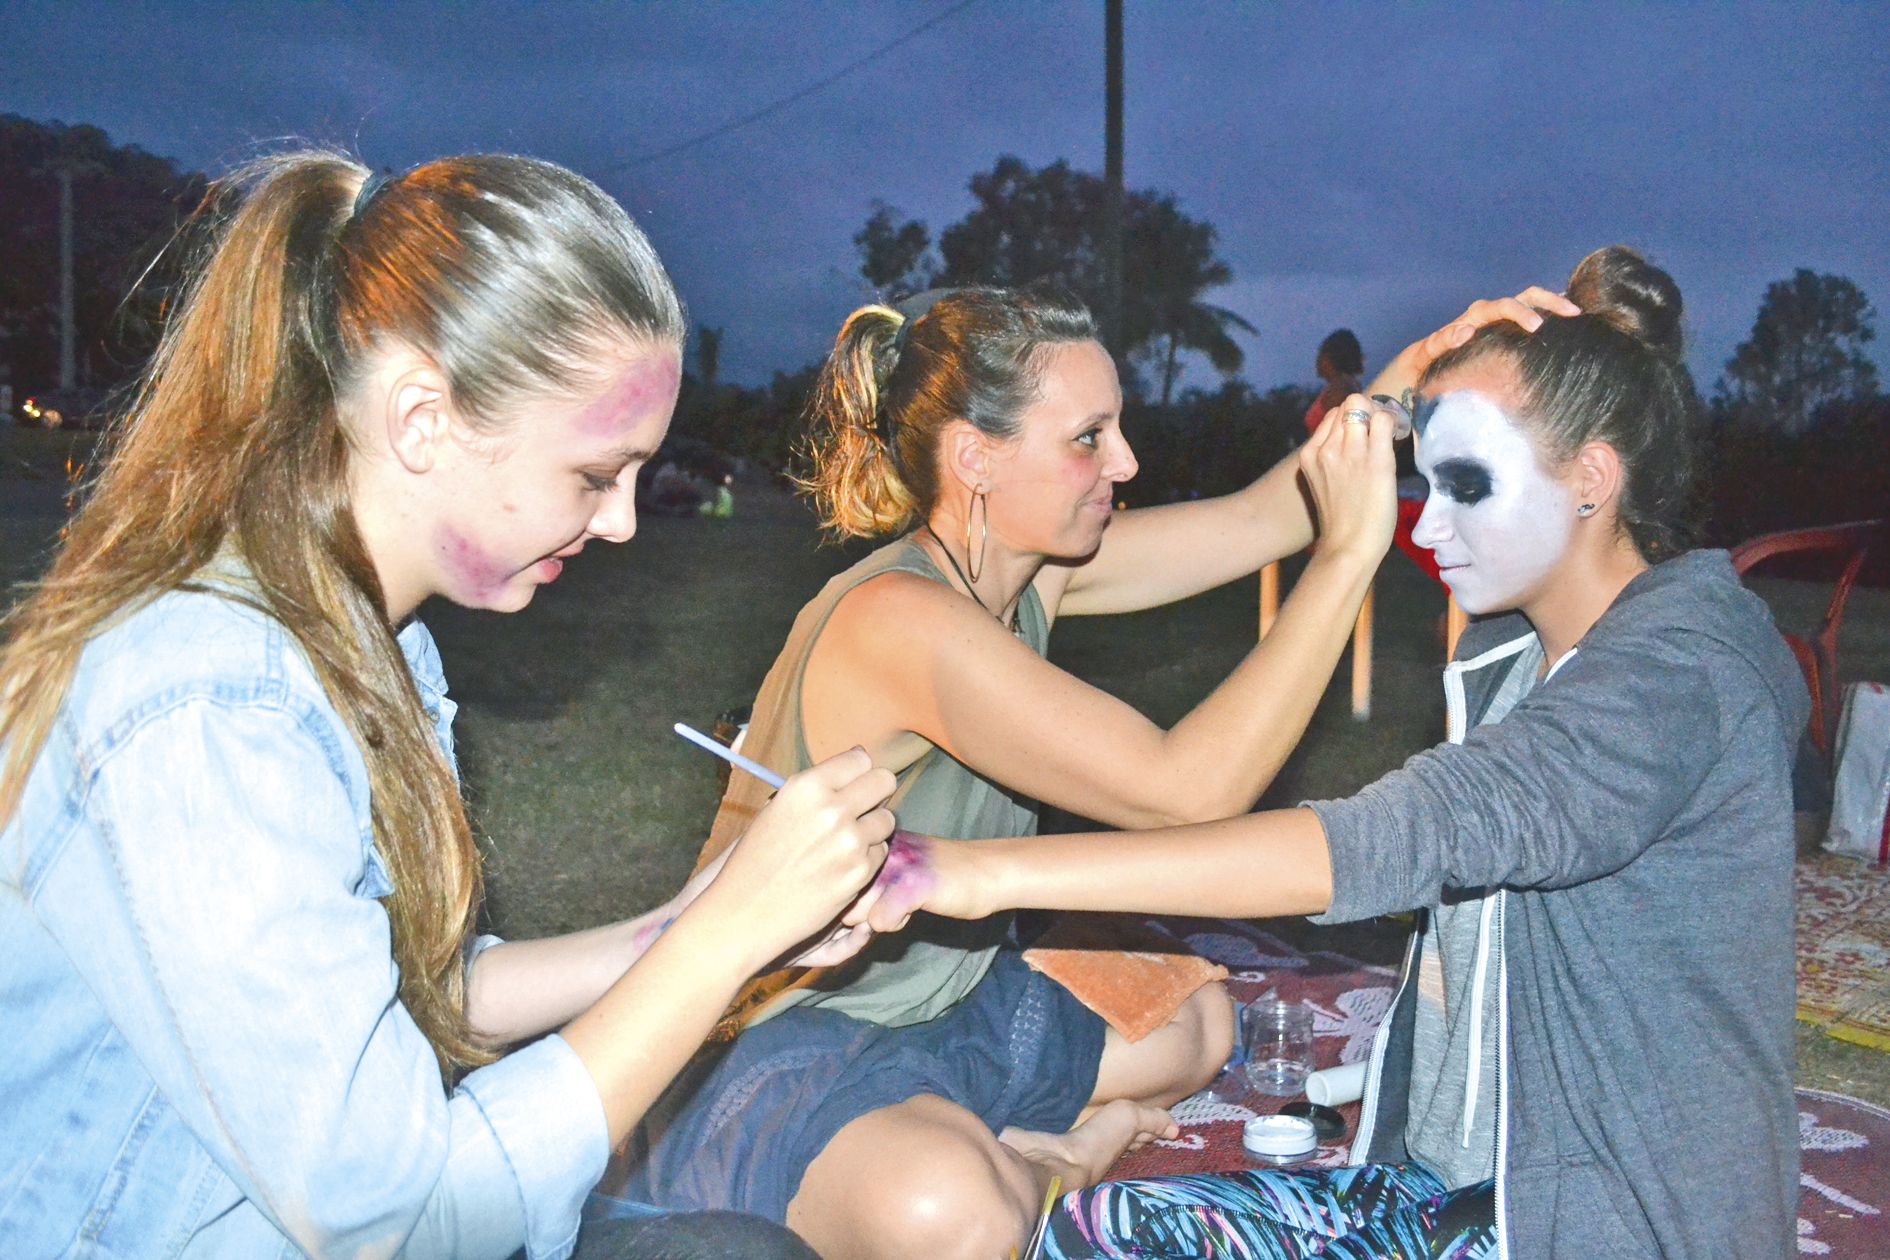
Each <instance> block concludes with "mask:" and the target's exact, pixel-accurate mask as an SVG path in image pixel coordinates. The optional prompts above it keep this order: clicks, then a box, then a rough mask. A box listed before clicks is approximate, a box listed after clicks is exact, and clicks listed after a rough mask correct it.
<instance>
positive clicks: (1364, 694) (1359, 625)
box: [1352, 584, 1377, 722]
mask: <svg viewBox="0 0 1890 1260" xmlns="http://www.w3.org/2000/svg"><path fill="white" fill-rule="evenodd" d="M1376 589H1377V587H1376V585H1375V584H1374V585H1373V586H1368V587H1366V588H1365V602H1364V603H1363V604H1361V605H1359V610H1358V620H1357V621H1356V622H1354V623H1353V624H1352V716H1353V717H1354V718H1357V719H1358V720H1359V721H1361V722H1363V721H1365V720H1367V719H1368V718H1370V717H1371V715H1372V594H1373V592H1374V591H1375V590H1376Z"/></svg>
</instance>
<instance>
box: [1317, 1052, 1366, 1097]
mask: <svg viewBox="0 0 1890 1260" xmlns="http://www.w3.org/2000/svg"><path fill="white" fill-rule="evenodd" d="M1364 1096H1365V1064H1364V1063H1362V1062H1360V1063H1348V1064H1346V1065H1345V1066H1343V1067H1335V1068H1326V1069H1325V1070H1324V1071H1322V1072H1314V1073H1312V1074H1311V1075H1310V1076H1308V1077H1307V1078H1306V1101H1307V1102H1310V1103H1318V1104H1319V1105H1320V1106H1321V1107H1339V1106H1343V1105H1344V1104H1346V1103H1349V1102H1357V1101H1358V1100H1359V1099H1360V1098H1363V1097H1364Z"/></svg>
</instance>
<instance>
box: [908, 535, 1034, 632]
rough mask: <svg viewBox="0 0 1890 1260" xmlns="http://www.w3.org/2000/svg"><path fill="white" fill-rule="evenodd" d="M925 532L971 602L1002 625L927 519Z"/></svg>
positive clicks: (1015, 628)
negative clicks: (941, 553) (963, 587)
mask: <svg viewBox="0 0 1890 1260" xmlns="http://www.w3.org/2000/svg"><path fill="white" fill-rule="evenodd" d="M925 532H926V533H928V534H930V535H932V541H933V542H935V543H937V544H938V549H939V550H940V551H941V552H943V553H944V555H945V563H946V564H949V565H951V566H952V572H953V573H956V574H957V575H958V580H959V581H960V582H963V583H964V584H965V594H967V595H969V596H971V599H972V602H973V603H975V604H977V605H978V607H980V608H982V609H984V612H985V615H986V616H987V617H990V618H991V619H992V620H993V621H995V622H997V623H998V624H999V625H1000V626H1002V625H1004V618H1002V617H1000V616H998V615H997V614H996V613H995V612H992V611H991V606H990V605H989V604H987V603H985V602H984V599H983V597H981V596H980V595H979V594H978V588H977V587H975V586H973V585H972V584H971V579H970V578H968V577H966V576H965V571H964V570H963V569H961V568H959V567H958V561H957V560H956V559H955V558H954V557H953V556H952V549H951V548H950V547H947V546H946V545H945V540H944V539H943V538H940V537H939V536H938V531H937V530H935V529H933V528H932V522H930V521H927V522H926V523H925ZM1006 629H1008V630H1010V631H1012V632H1013V633H1016V631H1017V627H1016V626H1015V625H1012V626H1007V627H1006Z"/></svg>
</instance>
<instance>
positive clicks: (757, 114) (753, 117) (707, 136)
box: [604, 0, 978, 171]
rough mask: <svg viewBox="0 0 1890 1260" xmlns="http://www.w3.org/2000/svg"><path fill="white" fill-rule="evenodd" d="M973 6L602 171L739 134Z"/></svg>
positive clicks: (968, 1)
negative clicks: (693, 133)
mask: <svg viewBox="0 0 1890 1260" xmlns="http://www.w3.org/2000/svg"><path fill="white" fill-rule="evenodd" d="M976 3H978V0H958V3H957V4H954V5H953V6H952V7H951V8H949V9H946V10H944V11H943V12H941V13H936V14H933V15H932V16H931V17H929V18H927V19H926V20H925V21H923V22H921V23H919V24H918V25H917V26H915V27H913V28H912V29H911V30H909V31H907V32H906V33H905V34H903V35H901V36H899V37H898V38H896V39H894V40H892V41H891V42H889V43H885V44H882V45H880V46H879V47H878V48H875V49H874V50H873V51H872V52H870V53H867V54H866V55H865V56H864V57H860V58H858V59H856V60H854V61H850V62H848V63H847V64H846V65H844V66H842V67H840V69H838V70H836V71H834V72H833V73H832V74H830V75H828V76H827V77H826V78H824V79H821V80H819V81H817V82H814V83H810V84H808V85H807V86H806V87H804V88H802V89H801V90H800V91H798V92H795V93H794V94H793V95H791V96H784V97H782V98H781V99H780V100H778V101H774V102H772V103H771V104H768V105H764V106H762V107H761V108H760V109H758V110H756V111H754V112H753V113H752V114H744V115H743V116H742V117H740V118H737V119H735V120H734V121H733V122H727V123H723V124H722V125H721V126H719V127H713V128H711V129H709V130H708V131H705V132H703V133H702V134H701V135H697V136H691V137H689V138H688V139H687V140H680V141H678V142H677V143H675V144H672V145H670V146H669V147H668V148H665V149H658V150H657V151H656V152H654V153H645V154H643V155H641V156H639V157H633V158H625V159H624V160H623V161H621V162H616V163H613V164H611V165H610V166H607V167H605V168H604V169H605V170H612V171H621V170H626V169H628V168H630V167H633V166H647V165H649V164H650V163H651V162H660V161H661V160H663V159H664V158H666V157H674V156H675V155H676V154H678V153H681V152H683V151H684V150H685V149H693V148H695V147H696V146H697V145H699V144H707V143H708V142H709V141H711V140H716V139H719V138H721V137H722V136H726V135H727V134H729V133H730V132H731V131H739V130H741V129H742V128H743V127H746V126H748V125H749V124H750V123H756V122H760V121H761V120H762V119H764V118H766V117H768V116H769V115H770V114H778V113H780V112H781V111H782V110H784V109H786V108H787V107H788V106H790V105H793V104H796V103H798V102H800V101H804V100H806V99H807V98H808V97H810V96H812V95H814V94H815V93H816V92H820V91H822V90H824V89H826V88H830V87H832V86H833V85H834V84H836V83H838V82H839V81H840V80H842V79H844V78H846V77H847V76H848V75H850V74H852V73H853V72H854V71H855V70H858V69H860V68H862V67H863V66H867V65H870V64H871V63H873V62H875V61H878V60H879V59H880V58H881V57H884V56H885V55H886V54H887V53H890V52H893V51H895V50H896V49H899V48H902V47H904V46H905V45H906V44H909V43H911V42H912V41H913V40H915V39H917V38H918V37H919V36H921V35H923V34H925V33H926V32H927V31H929V30H931V29H932V28H933V27H934V26H937V25H938V24H939V23H940V22H943V21H945V20H946V19H948V18H952V17H956V16H957V15H958V14H960V13H962V12H964V11H965V10H966V9H969V8H970V7H971V6H972V5H974V4H976Z"/></svg>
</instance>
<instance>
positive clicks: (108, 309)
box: [0, 114, 204, 390]
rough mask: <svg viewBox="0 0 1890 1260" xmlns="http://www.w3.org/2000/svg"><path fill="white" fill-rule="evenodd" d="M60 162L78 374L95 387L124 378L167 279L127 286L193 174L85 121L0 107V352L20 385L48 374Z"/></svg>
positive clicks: (54, 342)
mask: <svg viewBox="0 0 1890 1260" xmlns="http://www.w3.org/2000/svg"><path fill="white" fill-rule="evenodd" d="M61 167H65V168H66V169H69V170H70V171H71V172H72V175H71V178H72V184H73V199H74V203H75V213H74V216H73V254H74V257H73V270H74V273H75V277H74V278H75V281H76V284H75V290H76V292H75V307H76V312H75V313H76V323H77V328H78V353H79V369H80V379H81V381H88V380H89V381H91V382H93V383H97V384H107V383H111V382H114V381H116V380H118V379H121V378H123V377H126V376H129V375H130V374H131V372H132V371H133V370H134V369H135V368H136V367H137V365H138V363H139V362H140V361H141V360H142V358H143V355H144V354H145V353H146V352H147V351H148V350H149V348H150V345H151V344H152V341H153V339H154V336H155V331H156V328H157V325H158V323H159V305H160V303H161V302H162V300H163V297H164V296H165V291H166V277H165V276H164V275H160V276H159V277H156V278H154V279H153V281H152V282H150V283H148V284H147V285H145V286H144V287H143V288H142V289H141V291H140V292H139V293H138V294H136V295H135V296H134V297H133V300H131V301H129V302H127V300H126V298H127V294H128V293H130V291H131V288H132V285H133V284H134V283H135V282H136V281H137V280H138V279H139V277H140V275H141V274H143V272H144V270H145V268H146V266H147V265H149V264H150V263H151V261H152V260H153V258H154V257H156V256H157V254H158V252H159V250H160V249H162V247H163V246H164V245H165V244H166V243H168V242H169V241H170V239H171V238H172V236H173V235H174V234H175V232H176V229H177V226H178V225H179V224H180V223H181V222H182V220H183V218H184V217H185V215H187V214H188V213H189V210H190V207H191V206H192V205H194V204H195V203H196V202H197V201H198V200H199V199H200V198H201V197H202V195H203V190H204V177H203V176H202V175H200V174H197V173H195V172H186V171H182V170H179V169H178V167H177V166H176V165H174V164H173V163H171V162H170V161H168V160H166V159H164V158H160V157H155V156H153V155H151V154H149V153H146V152H145V151H144V150H142V149H139V148H137V147H136V146H125V147H119V146H114V145H113V144H112V143H111V140H110V138H109V137H108V136H106V134H105V133H104V132H103V131H100V130H99V129H98V128H96V127H88V126H72V127H68V126H65V125H63V124H60V123H38V122H33V121H31V120H30V119H26V118H22V117H20V116H18V115H15V114H0V186H4V187H5V188H6V189H7V195H6V196H4V197H0V356H4V358H5V360H6V361H7V362H8V363H9V364H10V365H11V368H12V372H13V379H14V382H15V384H16V385H18V386H20V387H21V388H22V389H26V390H31V389H44V388H47V387H49V386H51V385H52V384H53V383H54V382H55V381H56V380H57V377H58V359H59V348H58V347H59V327H58V307H59V187H58V174H57V172H58V170H59V169H60V168H61ZM167 274H168V273H167Z"/></svg>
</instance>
